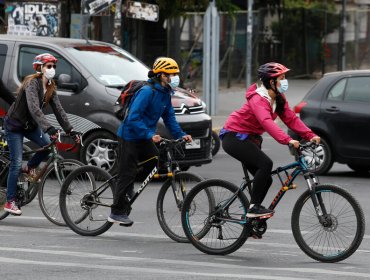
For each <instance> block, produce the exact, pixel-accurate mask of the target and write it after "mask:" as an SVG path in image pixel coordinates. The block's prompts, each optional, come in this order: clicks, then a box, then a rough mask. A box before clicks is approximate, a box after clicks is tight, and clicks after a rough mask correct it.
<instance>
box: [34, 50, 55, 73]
mask: <svg viewBox="0 0 370 280" xmlns="http://www.w3.org/2000/svg"><path fill="white" fill-rule="evenodd" d="M48 62H53V63H57V62H58V59H56V58H55V57H54V56H53V55H51V54H50V53H42V54H39V55H37V56H36V57H35V58H34V60H33V63H32V65H33V69H35V70H37V66H38V65H44V64H45V63H48Z"/></svg>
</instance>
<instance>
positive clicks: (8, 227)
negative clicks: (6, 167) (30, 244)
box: [0, 222, 370, 252]
mask: <svg viewBox="0 0 370 280" xmlns="http://www.w3.org/2000/svg"><path fill="white" fill-rule="evenodd" d="M0 223H1V222H0ZM135 223H136V222H135ZM1 229H2V233H0V236H2V234H6V233H4V232H6V231H9V232H24V228H23V227H18V226H17V227H16V226H11V225H1ZM27 231H32V232H49V233H59V232H66V231H70V229H69V228H68V227H59V228H58V229H52V228H36V227H34V228H31V227H27ZM267 232H268V233H278V234H284V235H286V234H289V235H292V231H291V230H290V229H289V230H285V229H268V230H267ZM103 236H111V237H119V236H123V237H124V236H128V237H143V238H153V239H168V236H167V235H165V234H145V233H127V232H113V231H107V232H105V233H104V234H103ZM75 237H76V238H78V237H79V235H75ZM81 237H82V236H81ZM83 238H87V237H83ZM364 239H370V235H368V234H365V235H364ZM94 240H96V238H94ZM252 240H253V239H248V241H247V242H252ZM255 242H258V241H255ZM264 242H265V240H264V241H263V244H265V243H264ZM253 244H255V243H253ZM369 252H370V251H369Z"/></svg>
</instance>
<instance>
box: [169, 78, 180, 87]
mask: <svg viewBox="0 0 370 280" xmlns="http://www.w3.org/2000/svg"><path fill="white" fill-rule="evenodd" d="M179 84H180V77H179V75H176V76H173V77H171V82H170V83H169V85H170V87H171V88H173V89H174V88H176V87H178V86H179Z"/></svg>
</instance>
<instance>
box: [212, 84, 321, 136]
mask: <svg viewBox="0 0 370 280" xmlns="http://www.w3.org/2000/svg"><path fill="white" fill-rule="evenodd" d="M316 81H317V80H302V79H289V89H288V92H287V93H286V97H287V100H288V102H289V106H290V107H294V106H295V105H297V104H298V103H299V102H300V101H301V100H302V98H303V97H304V96H305V94H306V93H307V92H308V91H309V89H310V88H311V87H312V86H313V85H314V84H315V83H316ZM245 91H246V88H245V87H244V86H243V85H238V86H233V87H231V88H226V87H222V86H221V87H220V88H219V96H218V110H217V114H216V115H214V116H212V121H213V129H215V130H219V129H220V128H221V127H222V126H223V124H224V123H225V121H226V119H227V117H228V116H229V115H230V113H232V112H233V111H235V110H237V109H239V108H240V107H241V106H242V105H243V104H244V103H245Z"/></svg>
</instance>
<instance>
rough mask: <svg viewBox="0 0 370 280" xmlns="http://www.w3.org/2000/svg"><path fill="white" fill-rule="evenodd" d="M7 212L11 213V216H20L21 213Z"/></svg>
mask: <svg viewBox="0 0 370 280" xmlns="http://www.w3.org/2000/svg"><path fill="white" fill-rule="evenodd" d="M9 214H10V215H12V216H22V213H20V214H14V213H9Z"/></svg>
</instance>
